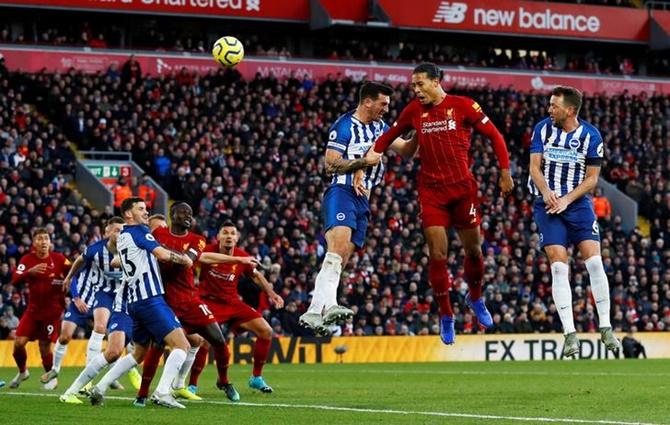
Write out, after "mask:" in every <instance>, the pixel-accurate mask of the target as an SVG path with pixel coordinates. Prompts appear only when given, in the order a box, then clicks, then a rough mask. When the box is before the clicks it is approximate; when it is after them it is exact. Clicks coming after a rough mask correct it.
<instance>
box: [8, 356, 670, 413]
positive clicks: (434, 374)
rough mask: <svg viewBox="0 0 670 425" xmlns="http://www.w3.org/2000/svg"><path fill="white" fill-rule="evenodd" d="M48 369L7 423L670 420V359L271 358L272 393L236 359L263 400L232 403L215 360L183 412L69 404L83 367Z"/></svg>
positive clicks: (245, 397) (12, 408)
mask: <svg viewBox="0 0 670 425" xmlns="http://www.w3.org/2000/svg"><path fill="white" fill-rule="evenodd" d="M40 372H41V371H40V370H38V369H36V368H34V369H33V370H32V374H33V375H32V376H31V378H30V380H28V381H26V382H24V383H23V384H22V385H21V387H20V389H19V390H15V391H14V392H23V393H31V394H46V395H49V396H51V397H41V396H39V395H25V394H22V395H13V394H11V392H12V390H9V389H8V388H7V387H5V388H3V389H1V390H0V412H1V413H0V418H1V419H2V421H1V423H2V424H45V425H56V424H67V425H79V424H81V425H84V424H86V425H88V424H91V423H93V422H92V421H93V420H98V421H100V420H105V421H106V423H114V424H135V423H140V422H141V423H160V424H163V425H167V424H180V425H181V424H183V425H187V424H189V425H190V424H210V423H211V424H212V425H214V424H254V425H264V424H290V425H298V424H309V425H320V424H327V425H331V424H338V425H339V424H354V423H356V424H367V423H379V424H384V425H388V424H473V425H474V424H524V423H526V424H534V423H538V424H541V423H573V421H569V422H555V421H554V422H550V421H543V420H540V419H538V418H551V419H560V420H567V419H580V420H588V421H592V422H581V423H598V422H597V421H608V422H600V423H612V424H615V423H622V424H623V423H636V422H644V423H653V424H670V403H668V400H669V397H670V396H669V395H668V394H670V383H669V382H670V361H666V360H644V361H643V360H619V361H563V362H559V361H555V362H516V363H501V362H495V363H422V364H366V365H337V364H336V365H269V366H267V368H266V372H265V378H266V380H267V382H268V383H269V384H270V385H272V386H273V387H274V389H275V393H274V394H271V395H267V394H260V393H256V392H252V391H251V390H250V389H249V388H248V387H247V386H246V381H247V378H248V374H249V373H250V367H249V366H248V365H235V366H232V367H231V378H232V382H233V383H235V384H236V386H237V388H238V391H239V392H240V395H241V397H242V402H246V403H250V404H261V405H262V406H258V405H242V404H240V405H232V404H230V403H228V402H227V400H226V399H225V396H224V395H223V393H221V392H219V391H217V390H216V389H215V388H214V379H215V369H214V367H213V366H209V367H208V368H207V369H206V370H205V372H204V373H203V375H202V377H201V386H200V388H201V390H200V394H201V395H202V396H203V397H204V398H205V399H206V400H207V401H214V402H216V404H215V403H190V404H189V405H188V408H187V409H186V410H181V411H177V410H169V409H164V408H158V407H155V406H147V408H145V409H138V408H134V407H132V406H131V401H130V400H123V399H107V400H106V403H105V406H103V407H96V408H94V407H91V406H89V405H87V404H86V405H75V406H72V405H63V404H60V403H59V402H58V400H57V398H56V397H55V395H56V394H60V393H61V392H62V391H63V390H64V389H65V387H66V386H67V385H69V384H70V382H71V381H72V380H73V379H74V377H75V374H76V373H78V372H79V370H78V369H64V370H63V372H62V374H61V376H60V377H59V380H60V385H59V388H58V389H57V390H56V391H53V392H48V391H44V390H42V389H41V388H40V385H39V374H40ZM159 372H160V371H159ZM14 374H15V370H13V369H7V368H5V369H0V379H4V380H5V381H7V385H9V380H10V379H11V378H12V377H13V376H14ZM124 384H126V386H129V385H128V384H127V382H124ZM108 395H110V396H112V397H128V398H130V397H133V395H134V394H133V392H131V391H129V390H125V391H112V390H110V391H109V392H108ZM273 404H274V405H273ZM278 404H284V405H293V407H289V406H278ZM318 406H329V407H342V408H346V409H352V410H340V411H334V410H326V409H325V408H323V407H322V408H317V407H318ZM353 409H375V410H377V411H375V412H364V411H355V410H353ZM390 411H393V412H390ZM403 412H410V413H409V414H403ZM431 412H432V413H431ZM437 414H466V415H477V416H476V417H461V416H438V415H437ZM485 415H493V416H501V417H503V418H486V417H483V416H485ZM513 417H517V418H528V420H526V421H523V420H521V419H513ZM533 418H535V419H533ZM574 423H580V422H574Z"/></svg>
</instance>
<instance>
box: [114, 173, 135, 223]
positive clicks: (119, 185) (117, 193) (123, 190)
mask: <svg viewBox="0 0 670 425" xmlns="http://www.w3.org/2000/svg"><path fill="white" fill-rule="evenodd" d="M111 190H112V195H113V197H114V210H115V214H117V215H119V214H120V211H121V203H122V202H123V201H124V200H125V199H128V198H130V197H132V196H133V190H132V189H131V188H130V186H129V185H128V184H127V183H126V178H125V177H119V179H118V180H117V182H116V184H115V185H114V186H112V189H111Z"/></svg>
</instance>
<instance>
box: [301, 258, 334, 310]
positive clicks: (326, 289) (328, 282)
mask: <svg viewBox="0 0 670 425" xmlns="http://www.w3.org/2000/svg"><path fill="white" fill-rule="evenodd" d="M341 273H342V257H340V256H339V255H338V254H335V253H334V252H327V253H326V257H325V258H324V259H323V264H322V265H321V270H320V271H319V274H318V275H317V276H316V283H315V285H314V294H313V295H312V303H311V304H310V305H309V309H308V311H309V312H311V313H318V314H321V312H322V310H323V308H324V307H325V308H328V307H330V306H333V305H336V304H337V287H338V286H339V285H340V274H341Z"/></svg>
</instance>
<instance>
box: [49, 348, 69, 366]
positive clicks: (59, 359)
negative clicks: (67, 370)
mask: <svg viewBox="0 0 670 425" xmlns="http://www.w3.org/2000/svg"><path fill="white" fill-rule="evenodd" d="M66 352H67V344H65V345H62V344H61V343H60V341H56V345H55V346H54V364H53V366H52V367H51V368H52V369H53V370H55V371H56V372H60V367H61V366H62V364H63V357H65V353H66Z"/></svg>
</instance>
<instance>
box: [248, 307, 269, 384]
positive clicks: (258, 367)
mask: <svg viewBox="0 0 670 425" xmlns="http://www.w3.org/2000/svg"><path fill="white" fill-rule="evenodd" d="M240 327H241V328H242V329H246V330H248V331H251V332H253V333H254V334H255V335H256V344H255V346H254V370H253V374H252V376H251V377H250V378H249V387H250V388H253V389H255V390H259V391H261V392H263V393H271V392H272V387H270V386H269V385H268V384H266V383H265V380H264V379H263V366H264V365H265V362H266V361H267V358H268V353H269V352H270V345H271V344H272V327H270V324H269V323H268V322H266V321H265V319H263V318H260V317H259V318H257V319H253V320H250V321H248V322H244V323H242V324H241V325H240Z"/></svg>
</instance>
